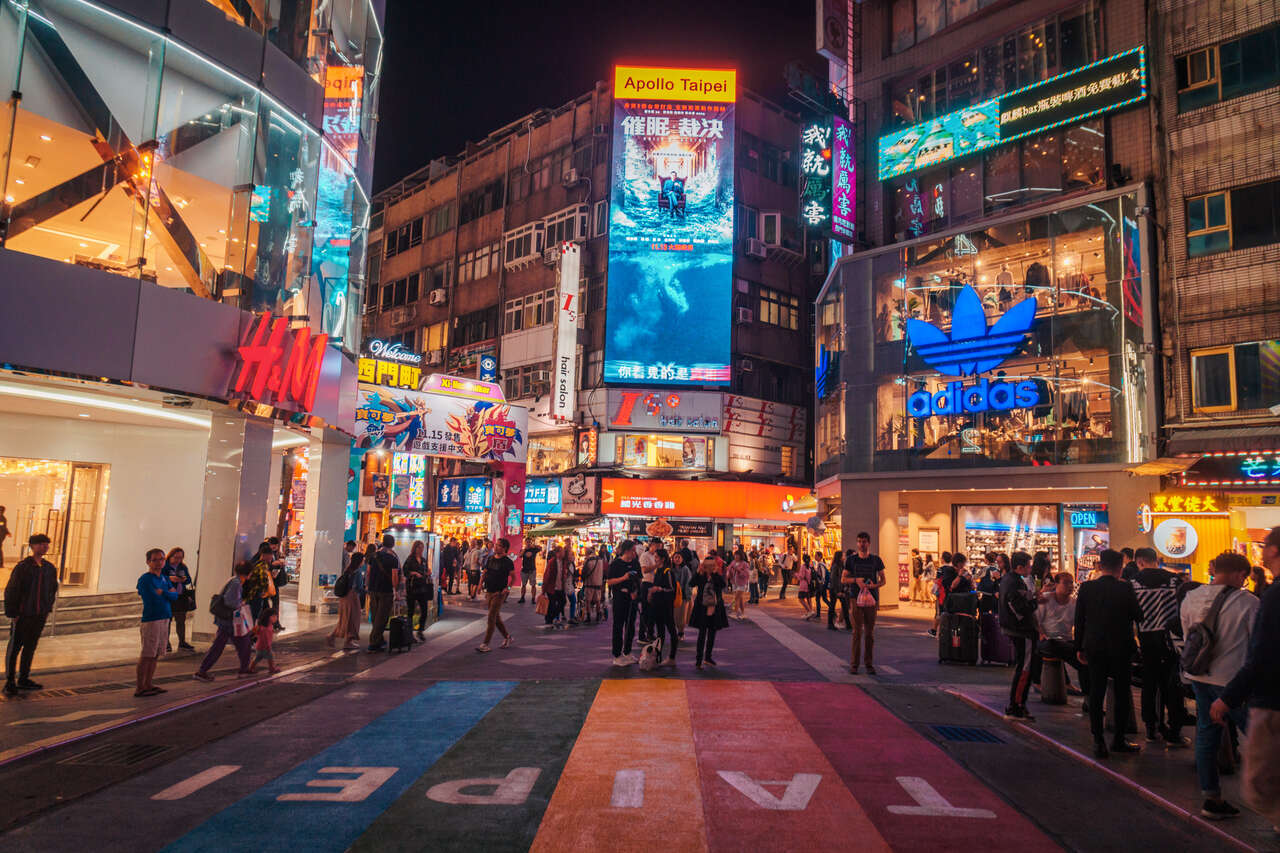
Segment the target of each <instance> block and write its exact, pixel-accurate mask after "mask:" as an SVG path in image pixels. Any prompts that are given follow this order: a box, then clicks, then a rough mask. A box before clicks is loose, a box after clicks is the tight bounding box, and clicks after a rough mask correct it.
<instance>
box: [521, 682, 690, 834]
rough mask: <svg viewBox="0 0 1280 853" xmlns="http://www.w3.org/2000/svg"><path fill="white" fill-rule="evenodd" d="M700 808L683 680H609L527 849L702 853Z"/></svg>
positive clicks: (593, 706) (599, 694)
mask: <svg viewBox="0 0 1280 853" xmlns="http://www.w3.org/2000/svg"><path fill="white" fill-rule="evenodd" d="M641 774H643V776H641ZM702 811H703V810H702V797H701V794H700V793H699V785H698V766H697V762H696V761H695V760H694V756H693V732H692V729H691V726H690V722H689V706H688V702H687V699H686V696H685V685H684V682H682V681H677V680H675V679H661V680H659V679H653V680H646V681H639V680H637V681H618V680H612V679H606V680H605V681H604V682H603V683H602V684H601V685H600V692H599V693H597V694H596V699H595V702H593V703H592V705H591V710H590V712H589V713H588V714H587V721H586V723H585V724H584V725H583V727H582V731H581V732H580V733H579V735H578V740H577V743H575V744H574V747H573V752H571V753H570V754H569V761H568V762H567V763H566V764H565V768H564V771H563V772H562V773H561V774H560V781H559V784H557V785H556V790H555V793H554V794H552V796H551V803H550V805H548V806H547V811H546V813H545V814H544V815H543V818H542V824H541V826H539V827H538V834H537V837H535V838H534V840H533V847H532V848H531V850H532V851H534V853H541V851H546V853H552V852H553V851H554V853H561V851H564V850H607V851H608V853H625V851H636V853H652V851H653V850H654V849H655V847H657V848H661V849H662V850H664V851H672V853H676V851H678V853H684V851H702V850H706V849H707V838H706V824H705V822H704V820H703V814H702Z"/></svg>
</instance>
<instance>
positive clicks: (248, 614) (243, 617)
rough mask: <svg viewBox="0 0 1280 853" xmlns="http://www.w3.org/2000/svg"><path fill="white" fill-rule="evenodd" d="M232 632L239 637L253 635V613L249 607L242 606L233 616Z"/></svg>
mask: <svg viewBox="0 0 1280 853" xmlns="http://www.w3.org/2000/svg"><path fill="white" fill-rule="evenodd" d="M231 630H232V631H234V632H235V635H236V636H237V637H245V636H248V635H249V634H252V633H253V612H252V611H251V610H250V609H249V605H247V604H241V605H240V608H239V609H238V610H236V612H235V613H234V614H232V616H231Z"/></svg>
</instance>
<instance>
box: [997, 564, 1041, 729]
mask: <svg viewBox="0 0 1280 853" xmlns="http://www.w3.org/2000/svg"><path fill="white" fill-rule="evenodd" d="M1011 565H1012V568H1013V571H1011V572H1009V574H1007V575H1005V576H1004V577H1003V578H1002V579H1001V580H1000V595H999V597H998V598H997V602H998V605H999V618H1000V630H1001V631H1003V632H1004V633H1005V634H1006V635H1008V637H1009V639H1010V640H1011V641H1012V642H1013V680H1012V681H1011V682H1010V684H1009V707H1007V708H1005V709H1004V715H1005V718H1006V719H1017V720H1026V721H1028V722H1035V719H1036V718H1035V717H1033V716H1031V714H1030V713H1029V712H1028V711H1027V693H1028V692H1029V691H1030V690H1031V673H1032V671H1033V670H1035V669H1038V668H1039V656H1040V652H1039V651H1038V650H1037V649H1036V634H1037V633H1038V632H1037V630H1036V595H1035V593H1034V592H1032V591H1031V587H1030V586H1029V585H1028V580H1027V579H1028V578H1029V577H1030V575H1031V555H1030V554H1028V553H1027V552H1026V551H1015V552H1014V553H1013V558H1012V560H1011ZM1028 645H1030V646H1031V661H1030V665H1028V661H1027V646H1028Z"/></svg>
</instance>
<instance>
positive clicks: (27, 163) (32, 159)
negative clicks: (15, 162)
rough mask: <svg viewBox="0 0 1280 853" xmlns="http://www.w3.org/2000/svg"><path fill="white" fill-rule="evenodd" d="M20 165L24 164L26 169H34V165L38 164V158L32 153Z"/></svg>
mask: <svg viewBox="0 0 1280 853" xmlns="http://www.w3.org/2000/svg"><path fill="white" fill-rule="evenodd" d="M22 165H24V166H26V167H27V168H28V169H34V168H35V167H36V166H39V165H40V158H39V157H37V156H36V155H34V154H32V155H31V156H30V157H28V158H27V159H26V161H25V162H24V163H23V164H22Z"/></svg>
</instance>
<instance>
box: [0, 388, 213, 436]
mask: <svg viewBox="0 0 1280 853" xmlns="http://www.w3.org/2000/svg"><path fill="white" fill-rule="evenodd" d="M0 395H3V396H8V397H22V398H25V399H28V400H46V401H50V402H54V403H70V404H73V405H77V406H82V407H84V408H89V409H103V410H105V411H112V412H127V413H128V414H133V415H145V416H147V417H152V418H155V419H156V420H162V421H173V422H174V423H182V424H187V425H188V426H200V427H207V426H208V425H209V420H208V418H203V417H200V416H198V415H191V414H186V413H184V412H172V411H169V410H168V409H161V408H157V407H154V406H144V405H138V404H136V403H131V402H127V401H124V400H114V399H110V398H106V397H101V396H95V395H93V394H84V393H79V392H75V391H60V390H56V389H53V388H45V387H37V386H26V385H15V384H10V383H7V382H0Z"/></svg>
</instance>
